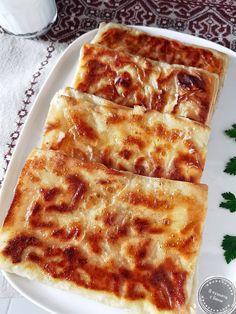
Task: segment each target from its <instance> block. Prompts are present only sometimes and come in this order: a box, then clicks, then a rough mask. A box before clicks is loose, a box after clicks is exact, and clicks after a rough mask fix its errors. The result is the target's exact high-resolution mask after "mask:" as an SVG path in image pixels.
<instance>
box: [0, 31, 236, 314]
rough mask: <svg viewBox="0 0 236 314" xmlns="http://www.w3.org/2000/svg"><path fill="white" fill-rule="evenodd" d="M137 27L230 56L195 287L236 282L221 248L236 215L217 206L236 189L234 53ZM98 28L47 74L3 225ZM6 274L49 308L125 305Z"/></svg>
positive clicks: (4, 198) (20, 149) (18, 158)
mask: <svg viewBox="0 0 236 314" xmlns="http://www.w3.org/2000/svg"><path fill="white" fill-rule="evenodd" d="M137 28H138V29H140V30H143V31H146V32H148V33H150V34H153V35H162V36H167V37H170V38H173V39H177V40H180V41H183V42H186V43H188V44H196V45H200V46H204V47H209V48H213V49H216V50H219V51H222V52H224V53H226V54H228V55H229V56H230V64H229V69H228V73H227V75H226V79H225V83H224V87H223V89H222V91H221V94H220V98H219V101H218V104H217V107H216V111H215V113H214V116H213V120H212V123H211V128H212V133H211V137H210V141H209V146H208V156H207V161H206V166H205V170H204V175H203V178H202V183H206V184H208V185H209V207H208V214H207V220H206V224H205V230H204V234H203V244H202V249H201V254H200V257H199V267H198V284H197V286H198V287H199V286H200V285H201V283H202V282H203V281H204V280H205V279H206V278H208V277H210V276H223V277H226V278H228V279H230V280H231V281H232V282H233V283H234V284H235V285H236V272H235V261H233V262H231V263H230V264H229V265H227V264H226V262H225V260H224V256H223V250H222V248H221V242H222V239H223V236H224V235H225V234H230V235H236V229H235V221H236V214H232V213H230V212H229V211H228V210H225V209H223V208H219V204H220V202H221V200H222V199H221V194H222V193H224V192H229V191H230V192H232V193H234V194H236V177H234V176H230V175H228V174H226V173H224V167H225V164H226V162H227V161H228V160H229V158H231V157H233V156H235V155H236V143H235V141H234V140H232V139H230V138H227V137H226V136H225V135H224V130H225V129H227V128H230V126H231V125H232V124H233V123H236V115H235V108H236V107H235V102H236V88H235V80H236V74H235V73H236V53H234V52H233V51H231V50H229V49H227V48H224V47H222V46H220V45H217V44H215V43H212V42H209V41H207V40H204V39H201V38H198V37H194V36H191V35H186V34H181V33H178V32H174V31H169V30H164V29H158V28H151V27H145V26H138V27H137ZM96 31H97V30H93V31H90V32H88V33H86V34H84V35H83V36H81V37H79V38H78V39H77V40H75V41H74V42H73V43H72V44H71V45H70V46H69V47H68V48H67V50H66V51H65V52H64V54H63V56H62V57H61V58H60V60H59V61H58V62H57V64H56V65H55V67H54V69H53V70H52V72H51V73H50V75H49V76H48V79H47V80H46V82H45V83H44V85H43V86H42V88H41V91H40V93H39V94H38V97H37V99H36V100H35V103H34V105H33V107H32V109H31V112H30V114H29V115H28V118H27V121H26V122H25V125H24V128H23V130H22V131H21V135H20V138H19V139H18V142H17V146H16V148H15V151H14V154H13V156H12V159H11V162H10V164H9V167H8V170H7V174H6V176H5V180H4V183H3V187H2V190H1V196H0V204H1V211H0V223H1V224H2V223H3V220H4V217H5V216H6V213H7V211H8V208H9V206H10V204H11V201H12V198H13V192H14V188H15V185H16V182H17V179H18V176H19V174H20V171H21V169H22V166H23V164H24V162H25V159H26V157H27V155H28V153H29V152H30V151H31V149H32V148H33V147H35V146H37V145H38V143H39V141H40V138H41V134H42V131H43V126H44V122H45V119H46V116H47V113H48V109H49V103H50V101H51V98H52V97H53V95H54V94H55V93H56V92H57V91H58V90H59V89H60V88H63V87H65V86H67V85H70V84H71V82H72V78H73V75H74V73H75V70H76V65H77V61H78V57H79V51H80V48H81V46H82V45H83V44H84V43H85V42H89V41H91V40H92V38H93V37H94V35H95V34H96ZM4 275H5V277H6V278H7V280H8V281H9V282H10V283H11V285H12V286H13V287H14V288H15V289H16V290H18V291H19V292H20V293H21V294H22V295H24V296H25V297H27V298H28V299H29V300H31V301H32V302H34V303H35V304H37V305H39V306H40V307H42V308H44V309H45V310H47V311H49V312H51V313H58V314H59V313H60V314H68V313H70V314H76V313H83V314H91V313H95V312H96V314H105V313H110V314H111V313H112V314H122V313H125V311H124V310H120V309H116V308H112V307H109V306H106V305H103V304H100V303H98V302H95V301H92V300H88V299H86V298H84V297H80V296H78V295H77V294H74V293H70V292H65V291H61V290H58V289H55V288H51V287H48V286H45V285H42V284H40V283H38V282H35V281H30V280H28V279H25V278H21V277H18V276H16V275H13V274H7V273H4ZM196 302H197V300H196ZM200 313H202V311H201V310H200V309H199V308H198V309H197V314H200Z"/></svg>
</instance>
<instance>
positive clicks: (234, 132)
mask: <svg viewBox="0 0 236 314" xmlns="http://www.w3.org/2000/svg"><path fill="white" fill-rule="evenodd" d="M225 134H226V135H228V136H229V137H232V138H234V139H235V141H236V124H233V125H232V127H231V129H228V130H225Z"/></svg>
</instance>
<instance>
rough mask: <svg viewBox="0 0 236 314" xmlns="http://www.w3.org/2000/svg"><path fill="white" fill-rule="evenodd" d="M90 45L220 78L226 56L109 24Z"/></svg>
mask: <svg viewBox="0 0 236 314" xmlns="http://www.w3.org/2000/svg"><path fill="white" fill-rule="evenodd" d="M93 42H94V43H96V44H99V45H103V46H105V47H107V48H111V49H114V50H120V51H123V52H126V53H130V54H134V55H139V56H142V57H145V58H150V59H153V60H156V61H161V62H167V63H169V64H183V65H185V66H191V67H196V68H201V69H204V70H207V71H210V72H213V73H216V74H218V75H219V76H220V77H222V76H224V72H225V66H226V62H227V56H226V55H225V54H223V53H220V52H218V51H215V50H210V49H206V48H203V47H198V46H194V45H186V44H184V43H182V42H179V41H177V40H173V39H170V38H166V37H161V36H152V35H150V34H147V33H145V32H142V31H139V30H135V29H132V28H128V27H125V26H123V25H119V24H113V23H109V24H107V25H106V26H105V27H103V28H101V29H99V31H98V34H97V35H96V37H95V40H93Z"/></svg>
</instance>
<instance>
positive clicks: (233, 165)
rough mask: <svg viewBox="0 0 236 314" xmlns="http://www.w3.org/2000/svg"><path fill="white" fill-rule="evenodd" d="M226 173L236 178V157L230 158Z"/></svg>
mask: <svg viewBox="0 0 236 314" xmlns="http://www.w3.org/2000/svg"><path fill="white" fill-rule="evenodd" d="M224 172H226V173H229V174H231V175H234V176H235V175H236V157H233V158H230V160H229V161H228V162H227V164H226V166H225V170H224Z"/></svg>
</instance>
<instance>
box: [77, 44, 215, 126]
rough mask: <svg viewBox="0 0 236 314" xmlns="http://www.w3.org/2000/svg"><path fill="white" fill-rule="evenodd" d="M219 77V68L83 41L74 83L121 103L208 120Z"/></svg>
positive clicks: (198, 119) (83, 88)
mask: <svg viewBox="0 0 236 314" xmlns="http://www.w3.org/2000/svg"><path fill="white" fill-rule="evenodd" d="M218 83H219V78H218V75H217V74H214V73H210V72H208V71H205V70H202V69H197V68H191V67H186V66H182V65H170V64H167V63H161V62H156V61H153V60H151V59H146V58H142V57H139V56H134V55H129V54H125V53H123V52H120V51H118V50H112V49H109V48H106V47H103V46H99V45H93V44H85V45H84V46H83V47H82V48H81V52H80V58H79V66H78V69H77V71H76V75H75V78H74V82H73V87H74V88H75V89H78V90H80V91H81V92H86V93H90V94H94V95H97V96H100V97H103V98H105V99H108V100H111V101H114V102H116V103H118V104H120V105H124V106H128V107H133V106H135V105H142V106H144V107H146V108H147V109H155V110H157V111H160V112H165V113H172V114H174V115H177V116H183V117H187V118H190V119H192V120H195V121H198V122H201V123H204V124H209V122H210V120H211V116H212V113H213V110H214V105H215V101H216V97H217V93H218V85H219V84H218Z"/></svg>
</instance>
